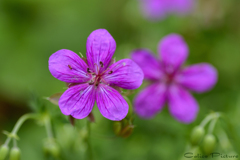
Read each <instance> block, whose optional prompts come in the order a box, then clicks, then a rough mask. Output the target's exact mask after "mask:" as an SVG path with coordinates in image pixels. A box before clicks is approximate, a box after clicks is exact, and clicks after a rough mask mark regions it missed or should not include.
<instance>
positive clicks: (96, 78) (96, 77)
mask: <svg viewBox="0 0 240 160" xmlns="http://www.w3.org/2000/svg"><path fill="white" fill-rule="evenodd" d="M99 64H100V67H103V62H101V61H100V62H99ZM94 65H96V68H97V70H96V73H95V72H94V71H91V70H90V68H87V72H88V73H87V74H91V75H92V79H91V80H90V81H89V85H95V86H98V85H99V83H105V84H107V82H106V81H105V80H104V79H103V78H102V77H103V75H104V74H106V72H108V73H107V74H112V73H113V71H112V70H109V68H107V69H106V70H105V71H103V72H102V73H100V72H99V67H98V65H97V64H96V63H95V64H94Z"/></svg>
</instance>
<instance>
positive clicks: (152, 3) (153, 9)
mask: <svg viewBox="0 0 240 160" xmlns="http://www.w3.org/2000/svg"><path fill="white" fill-rule="evenodd" d="M140 1H141V8H142V11H143V14H144V15H145V17H147V18H149V19H152V20H157V19H162V18H164V17H165V16H166V15H167V14H168V8H169V7H168V0H140Z"/></svg>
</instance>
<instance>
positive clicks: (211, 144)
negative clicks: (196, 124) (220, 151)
mask: <svg viewBox="0 0 240 160" xmlns="http://www.w3.org/2000/svg"><path fill="white" fill-rule="evenodd" d="M215 144H216V138H215V137H214V136H213V135H212V134H207V135H206V136H205V137H204V139H203V151H204V152H205V153H206V154H207V155H208V154H210V153H212V152H213V150H214V148H215Z"/></svg>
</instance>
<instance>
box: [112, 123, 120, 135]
mask: <svg viewBox="0 0 240 160" xmlns="http://www.w3.org/2000/svg"><path fill="white" fill-rule="evenodd" d="M121 130H122V123H121V121H115V122H113V131H114V133H115V134H116V135H117V136H119V135H120V134H121Z"/></svg>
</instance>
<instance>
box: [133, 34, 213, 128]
mask: <svg viewBox="0 0 240 160" xmlns="http://www.w3.org/2000/svg"><path fill="white" fill-rule="evenodd" d="M158 52H159V55H160V57H161V60H158V59H156V58H155V56H154V55H153V54H152V53H151V52H150V51H149V50H145V49H141V50H136V51H134V52H133V53H132V55H131V56H132V59H133V60H134V61H135V62H136V63H137V64H138V65H139V66H140V67H141V68H142V70H143V73H144V76H145V77H144V78H145V79H146V80H150V81H151V84H150V86H148V87H147V88H145V89H144V90H143V91H141V92H140V93H139V94H138V95H137V96H136V98H135V99H134V107H135V108H134V109H135V112H136V113H137V114H138V115H139V116H141V117H143V118H151V117H152V116H154V115H155V114H156V113H158V112H160V111H161V109H162V108H163V106H164V104H165V103H166V102H168V105H169V110H170V113H171V114H172V115H173V117H175V118H176V119H177V120H178V121H180V122H183V123H190V122H192V121H194V120H195V118H196V116H197V113H198V104H197V102H196V100H195V99H194V98H193V97H192V96H191V94H190V93H189V92H188V91H187V90H192V91H195V92H199V93H200V92H205V91H207V90H209V89H211V88H212V87H213V86H214V85H215V83H216V81H217V71H216V69H215V68H214V67H213V66H212V65H210V64H208V63H200V64H195V65H192V66H189V67H187V68H181V65H182V64H183V63H184V61H185V60H186V58H187V56H188V46H187V44H186V43H185V41H184V40H183V38H182V37H181V36H180V35H177V34H170V35H168V36H166V37H164V38H163V39H162V40H161V41H160V43H159V45H158Z"/></svg>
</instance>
